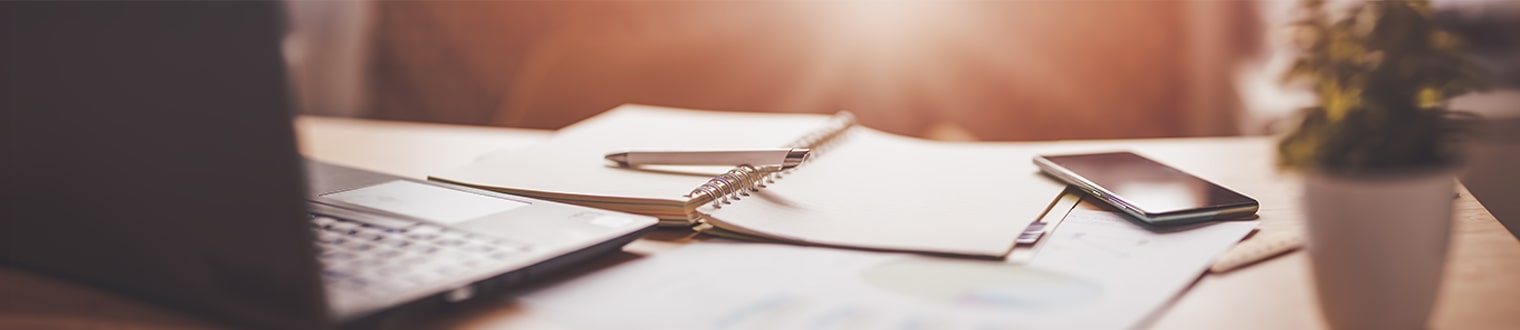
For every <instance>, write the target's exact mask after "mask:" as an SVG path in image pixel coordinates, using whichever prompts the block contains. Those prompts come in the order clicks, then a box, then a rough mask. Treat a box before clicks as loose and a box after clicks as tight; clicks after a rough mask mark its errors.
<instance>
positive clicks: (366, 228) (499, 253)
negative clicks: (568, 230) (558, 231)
mask: <svg viewBox="0 0 1520 330" xmlns="http://www.w3.org/2000/svg"><path fill="white" fill-rule="evenodd" d="M311 225H312V230H313V231H314V232H315V234H316V243H317V248H318V250H319V255H318V256H319V257H318V258H319V259H320V261H321V262H322V278H323V281H324V282H325V283H326V286H327V287H328V290H330V291H333V292H336V293H341V294H350V293H356V294H359V295H362V296H369V297H384V296H391V295H397V294H402V293H405V292H408V291H410V290H414V289H418V288H421V287H423V286H426V285H429V284H432V283H436V282H439V281H447V280H450V279H457V278H460V277H463V276H470V275H476V274H478V273H480V272H483V271H492V270H495V269H499V267H490V266H495V265H501V264H502V263H506V262H510V261H512V259H514V258H516V257H519V256H522V255H523V254H524V253H525V252H527V251H528V246H527V245H525V244H522V243H518V242H513V241H509V240H505V239H500V238H494V237H486V236H482V235H479V234H473V233H467V232H464V231H459V230H453V229H447V228H444V227H440V226H435V225H431V224H425V223H418V224H415V225H412V226H408V227H405V228H399V229H398V228H387V227H380V226H374V225H370V224H366V223H363V222H359V221H352V220H346V219H339V218H334V217H329V216H324V215H315V214H314V215H311Z"/></svg>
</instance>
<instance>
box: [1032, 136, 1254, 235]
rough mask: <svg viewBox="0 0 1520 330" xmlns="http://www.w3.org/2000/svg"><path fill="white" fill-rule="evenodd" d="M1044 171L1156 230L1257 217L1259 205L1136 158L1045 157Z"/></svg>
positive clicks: (1126, 155) (1039, 159)
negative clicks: (1173, 226) (1158, 227)
mask: <svg viewBox="0 0 1520 330" xmlns="http://www.w3.org/2000/svg"><path fill="white" fill-rule="evenodd" d="M1034 164H1035V165H1036V166H1039V167H1040V170H1041V171H1043V172H1045V173H1046V174H1049V175H1050V176H1053V177H1056V178H1057V179H1060V180H1061V181H1065V182H1066V183H1067V184H1071V185H1073V186H1076V187H1077V188H1080V189H1082V190H1083V191H1085V192H1087V193H1088V194H1090V195H1092V196H1093V197H1097V198H1098V199H1099V200H1102V201H1104V202H1107V203H1108V204H1109V205H1113V206H1114V207H1115V208H1118V209H1119V210H1121V211H1124V213H1126V214H1129V215H1130V216H1132V217H1134V218H1136V219H1138V220H1140V221H1142V222H1145V223H1149V224H1153V225H1162V226H1168V225H1185V224H1193V223H1198V222H1203V221H1209V220H1221V219H1235V218H1243V217H1248V216H1251V215H1253V214H1256V210H1257V209H1258V208H1260V204H1258V203H1257V202H1256V199H1254V198H1251V197H1249V196H1246V195H1244V194H1241V193H1238V192H1235V191H1234V190H1230V189H1229V188H1225V187H1222V186H1219V185H1217V184H1214V183H1213V182H1209V181H1208V180H1204V179H1201V178H1198V177H1196V176H1193V175H1191V174H1187V173H1186V172H1183V171H1181V170H1178V169H1175V168H1172V167H1171V166H1166V164H1162V163H1159V162H1156V161H1154V160H1151V159H1150V158H1145V157H1143V156H1140V155H1137V154H1135V153H1131V152H1108V153H1094V154H1079V155H1055V156H1047V155H1041V156H1036V157H1035V158H1034Z"/></svg>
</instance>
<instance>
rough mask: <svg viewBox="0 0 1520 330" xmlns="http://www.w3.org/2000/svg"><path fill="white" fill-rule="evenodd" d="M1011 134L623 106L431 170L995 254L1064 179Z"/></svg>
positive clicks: (687, 217) (575, 197)
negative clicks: (799, 158)
mask: <svg viewBox="0 0 1520 330" xmlns="http://www.w3.org/2000/svg"><path fill="white" fill-rule="evenodd" d="M775 147H805V148H812V149H813V150H814V151H813V155H812V156H811V157H810V158H809V160H808V161H807V162H805V163H803V164H802V165H801V166H799V167H797V168H794V169H791V170H788V171H784V172H763V171H759V170H757V169H754V168H752V167H746V166H739V167H711V166H705V167H704V166H663V167H651V166H646V167H641V168H634V169H630V168H620V167H615V166H612V165H611V164H610V163H609V162H607V161H606V160H605V159H603V158H602V156H603V155H605V154H606V153H608V152H612V151H617V150H626V149H665V150H671V149H691V150H699V149H743V148H775ZM1042 151H1043V150H1038V149H1037V148H1033V147H1031V146H1029V145H1024V144H1019V143H955V142H938V141H929V140H922V139H915V138H909V137H903V136H898V135H893V134H890V133H885V132H881V131H877V130H873V129H870V128H867V127H863V126H859V125H856V124H855V122H854V117H853V116H851V115H850V114H849V113H840V114H836V115H832V116H830V115H819V114H776V113H741V112H717V111H701V110H685V109H673V108H661V107H652V106H642V105H624V106H621V107H618V108H616V109H613V110H611V111H608V112H606V113H604V114H601V115H598V116H596V117H593V118H590V119H587V120H585V121H582V122H580V123H577V124H575V125H572V126H570V127H566V128H565V129H563V130H561V131H560V132H558V133H556V135H555V136H554V137H553V138H552V139H550V140H549V141H548V142H545V143H543V144H540V145H535V146H530V147H526V148H520V149H512V150H503V151H498V152H494V153H490V154H487V155H484V156H482V157H480V158H479V159H478V160H476V161H475V162H473V163H471V164H466V165H464V166H462V167H460V168H456V169H453V170H450V171H446V172H442V173H438V174H436V175H433V176H431V177H430V179H432V180H439V181H446V182H450V183H456V184H462V185H468V186H473V187H478V188H483V189H489V190H496V191H502V192H506V193H511V194H518V195H524V196H531V197H537V198H542V199H549V200H555V201H560V202H566V203H572V204H579V205H586V206H591V207H598V208H606V209H612V210H619V211H625V212H631V213H640V214H647V215H653V216H656V217H659V218H661V221H662V224H665V225H679V226H691V227H693V228H695V229H696V230H698V231H701V232H704V233H708V234H713V235H718V236H727V237H734V238H743V239H752V240H769V241H778V242H788V243H797V244H805V245H822V246H839V247H850V248H860V249H870V250H885V251H907V252H921V253H933V254H948V255H962V256H971V257H983V258H1001V257H1002V256H1004V255H1005V254H1007V253H1008V252H1009V250H1011V249H1012V248H1013V246H1014V244H1015V240H1016V239H1017V238H1018V236H1019V234H1020V233H1021V232H1022V231H1023V229H1024V228H1025V227H1027V226H1028V225H1029V224H1030V223H1031V222H1033V221H1035V220H1036V219H1037V218H1039V217H1040V216H1041V215H1042V214H1044V212H1045V210H1046V209H1047V208H1048V207H1049V206H1050V204H1051V203H1052V201H1054V200H1055V198H1056V197H1057V196H1059V195H1060V193H1061V191H1062V190H1063V188H1064V187H1065V186H1064V185H1062V184H1060V183H1058V182H1056V181H1055V180H1052V179H1049V178H1046V177H1044V176H1041V175H1040V174H1039V170H1038V169H1037V168H1035V167H1034V165H1033V164H1031V163H1030V161H1029V159H1031V157H1033V156H1034V155H1035V154H1038V153H1039V152H1042Z"/></svg>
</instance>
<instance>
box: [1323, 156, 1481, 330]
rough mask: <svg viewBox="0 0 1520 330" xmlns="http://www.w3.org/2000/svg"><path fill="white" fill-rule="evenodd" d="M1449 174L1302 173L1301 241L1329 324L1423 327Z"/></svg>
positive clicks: (1450, 190) (1441, 244) (1440, 246)
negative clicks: (1303, 234) (1304, 232)
mask: <svg viewBox="0 0 1520 330" xmlns="http://www.w3.org/2000/svg"><path fill="white" fill-rule="evenodd" d="M1454 173H1455V171H1451V170H1447V171H1431V172H1424V173H1419V174H1416V175H1406V176H1393V177H1379V178H1347V177H1338V176H1331V175H1323V174H1310V175H1308V177H1307V178H1306V179H1307V181H1306V182H1305V185H1304V196H1303V198H1304V207H1305V208H1304V212H1305V216H1306V217H1305V220H1306V221H1307V224H1306V225H1307V231H1308V244H1307V245H1308V251H1309V257H1310V260H1311V261H1312V263H1313V265H1314V279H1315V286H1316V288H1317V292H1318V294H1319V303H1320V311H1321V313H1322V316H1323V317H1324V320H1325V321H1326V322H1327V323H1328V324H1329V325H1330V326H1331V327H1334V328H1336V329H1423V328H1425V327H1426V320H1427V319H1428V318H1429V315H1430V311H1431V307H1432V305H1433V304H1434V303H1435V298H1436V291H1437V289H1438V287H1439V286H1440V283H1441V272H1442V269H1443V268H1444V267H1445V263H1446V246H1447V241H1448V240H1449V237H1451V235H1450V234H1451V216H1452V202H1453V201H1452V200H1453V199H1454V198H1453V197H1454V196H1455V195H1454V194H1455V192H1454V191H1455V187H1454V182H1455V181H1454V180H1455V177H1454Z"/></svg>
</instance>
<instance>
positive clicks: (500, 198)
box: [0, 2, 656, 329]
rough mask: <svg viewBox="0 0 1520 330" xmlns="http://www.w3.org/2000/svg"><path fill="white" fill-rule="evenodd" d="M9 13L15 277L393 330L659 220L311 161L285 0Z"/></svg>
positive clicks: (8, 176) (279, 319)
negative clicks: (291, 69)
mask: <svg viewBox="0 0 1520 330" xmlns="http://www.w3.org/2000/svg"><path fill="white" fill-rule="evenodd" d="M0 9H3V10H0V13H5V14H4V16H8V17H5V20H6V21H7V23H6V24H7V25H8V27H6V28H7V29H10V30H8V31H4V32H5V33H6V34H5V35H4V36H3V37H4V38H5V39H3V41H4V43H5V45H4V46H3V47H0V49H6V51H5V52H0V53H3V54H0V56H4V58H0V65H3V66H4V67H0V72H5V75H6V76H7V77H6V78H7V79H6V80H5V81H4V82H0V84H5V85H3V86H0V87H3V88H0V93H3V94H0V99H4V100H7V101H6V102H7V104H6V106H7V107H8V108H7V109H6V111H4V112H3V116H5V117H3V118H0V119H3V122H4V123H5V125H6V126H7V127H6V132H5V133H3V134H5V136H6V140H5V141H4V143H3V146H4V148H6V149H5V152H4V154H5V161H4V162H0V166H4V167H3V168H0V173H3V174H0V175H3V179H4V182H3V186H4V187H5V189H4V194H5V196H4V197H5V198H4V204H3V210H0V211H3V214H4V216H5V217H4V219H3V221H0V266H4V267H12V268H18V269H24V270H27V271H31V272H36V273H40V274H43V275H46V276H52V277H58V278H64V279H68V280H73V281H76V282H78V283H82V284H86V285H90V286H95V287H99V288H104V289H107V290H112V291H116V292H121V293H124V294H127V295H130V296H133V297H138V298H140V299H143V300H149V301H154V302H159V303H162V304H166V305H169V306H172V307H176V308H180V309H183V310H186V311H189V312H191V313H193V314H196V315H207V316H213V317H217V318H219V319H221V320H225V321H227V322H230V324H232V325H235V326H239V327H260V328H286V329H309V328H332V327H375V326H386V325H399V324H407V323H406V322H407V321H406V320H408V319H412V318H414V317H417V316H423V315H428V314H432V313H437V312H439V311H442V310H445V309H447V308H448V307H449V306H451V305H454V304H459V303H464V302H468V301H471V300H475V299H479V298H481V297H499V296H493V293H496V292H499V291H502V290H505V289H508V288H511V287H513V286H516V285H518V284H520V283H522V282H524V281H530V280H533V279H534V278H538V277H542V276H545V275H546V274H552V273H553V272H554V271H555V270H556V269H559V268H562V267H565V266H566V265H570V264H574V263H576V262H579V261H583V260H586V259H588V258H592V257H595V256H596V255H598V254H602V253H607V252H611V251H617V250H619V249H621V247H622V246H623V245H624V244H626V243H628V242H629V241H631V240H633V239H635V238H637V237H639V236H640V235H641V234H643V233H645V232H647V231H649V230H651V229H652V228H653V226H654V225H655V223H656V220H655V219H654V218H651V217H645V216H637V215H631V214H624V213H618V212H611V211H604V210H597V209H591V208H585V207H579V206H572V205H566V204H558V203H553V202H547V201H541V200H535V199H529V198H523V197H518V196H510V195H504V194H499V193H494V192H489V191H481V190H476V189H470V188H466V187H460V186H453V185H448V184H442V183H437V182H429V181H423V180H412V179H407V178H401V177H396V176H392V175H386V174H381V173H375V172H369V171H363V170H358V169H353V168H348V167H343V166H338V165H333V164H326V163H321V162H316V161H311V160H304V159H302V158H301V157H300V156H299V155H298V153H297V150H296V144H295V139H294V132H293V130H292V127H291V115H292V113H293V112H294V111H293V110H292V106H291V105H290V104H291V97H290V95H289V88H288V87H287V85H286V77H285V71H284V70H285V68H284V66H283V62H282V58H281V53H280V48H279V44H280V38H281V35H282V33H281V27H280V26H281V25H280V24H281V23H280V19H279V17H280V8H279V3H277V2H216V3H203V2H107V3H96V2H88V3H85V2H62V3H42V2H19V3H18V2H7V3H3V4H0Z"/></svg>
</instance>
